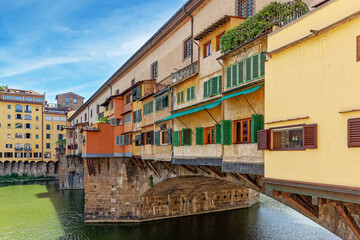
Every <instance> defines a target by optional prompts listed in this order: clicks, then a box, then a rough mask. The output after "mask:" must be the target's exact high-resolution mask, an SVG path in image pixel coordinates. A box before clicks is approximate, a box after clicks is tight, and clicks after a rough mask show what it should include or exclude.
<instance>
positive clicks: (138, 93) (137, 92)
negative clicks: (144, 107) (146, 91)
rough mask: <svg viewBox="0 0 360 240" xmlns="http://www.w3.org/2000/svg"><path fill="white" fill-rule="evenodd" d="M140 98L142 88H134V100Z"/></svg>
mask: <svg viewBox="0 0 360 240" xmlns="http://www.w3.org/2000/svg"><path fill="white" fill-rule="evenodd" d="M141 97H142V86H141V85H140V86H137V87H136V99H140V98H141Z"/></svg>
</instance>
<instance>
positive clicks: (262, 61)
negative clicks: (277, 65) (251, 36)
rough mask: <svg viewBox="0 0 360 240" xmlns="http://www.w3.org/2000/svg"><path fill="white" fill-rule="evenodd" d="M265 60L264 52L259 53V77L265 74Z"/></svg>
mask: <svg viewBox="0 0 360 240" xmlns="http://www.w3.org/2000/svg"><path fill="white" fill-rule="evenodd" d="M265 61H266V56H265V54H264V53H261V54H260V77H263V76H264V75H265Z"/></svg>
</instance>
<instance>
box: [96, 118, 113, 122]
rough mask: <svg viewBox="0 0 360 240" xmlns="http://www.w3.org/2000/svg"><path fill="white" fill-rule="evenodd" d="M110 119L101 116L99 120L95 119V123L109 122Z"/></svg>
mask: <svg viewBox="0 0 360 240" xmlns="http://www.w3.org/2000/svg"><path fill="white" fill-rule="evenodd" d="M109 122H110V120H109V119H108V118H107V117H103V118H101V119H100V120H98V121H96V123H109Z"/></svg>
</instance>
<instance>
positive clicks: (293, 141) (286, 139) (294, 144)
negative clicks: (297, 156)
mask: <svg viewBox="0 0 360 240" xmlns="http://www.w3.org/2000/svg"><path fill="white" fill-rule="evenodd" d="M271 138H272V141H271V142H272V146H271V149H276V150H289V149H303V148H304V142H303V126H297V127H289V128H278V129H272V130H271Z"/></svg>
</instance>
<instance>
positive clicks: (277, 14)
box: [220, 1, 309, 54]
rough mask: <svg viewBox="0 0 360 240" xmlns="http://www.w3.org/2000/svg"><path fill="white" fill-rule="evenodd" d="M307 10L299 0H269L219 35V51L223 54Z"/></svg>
mask: <svg viewBox="0 0 360 240" xmlns="http://www.w3.org/2000/svg"><path fill="white" fill-rule="evenodd" d="M307 12H309V9H308V8H307V6H306V4H304V3H303V2H301V1H293V2H284V3H278V2H271V3H270V4H269V5H267V6H265V7H264V8H263V9H262V10H260V11H259V12H258V13H256V14H255V15H253V16H252V17H249V18H247V19H246V20H245V21H244V22H242V23H241V24H240V25H239V26H237V27H235V28H233V29H231V30H229V31H227V32H226V33H225V34H224V35H223V36H222V37H221V39H220V45H221V53H223V54H224V53H226V52H228V51H230V50H232V49H234V48H236V47H237V46H239V45H241V44H244V43H246V42H249V41H250V40H251V39H253V38H255V37H257V36H260V35H261V34H263V33H264V32H266V31H269V30H271V29H272V27H273V26H283V25H285V24H286V23H289V22H291V21H293V20H294V19H296V18H298V17H300V16H302V15H304V14H305V13H307Z"/></svg>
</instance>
